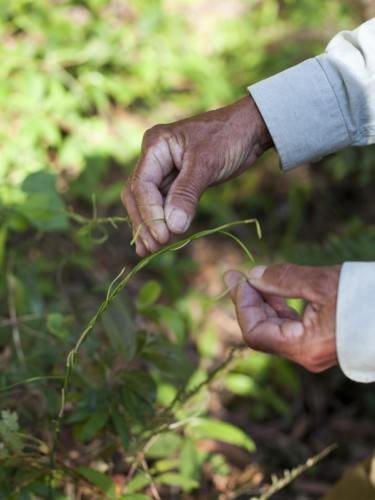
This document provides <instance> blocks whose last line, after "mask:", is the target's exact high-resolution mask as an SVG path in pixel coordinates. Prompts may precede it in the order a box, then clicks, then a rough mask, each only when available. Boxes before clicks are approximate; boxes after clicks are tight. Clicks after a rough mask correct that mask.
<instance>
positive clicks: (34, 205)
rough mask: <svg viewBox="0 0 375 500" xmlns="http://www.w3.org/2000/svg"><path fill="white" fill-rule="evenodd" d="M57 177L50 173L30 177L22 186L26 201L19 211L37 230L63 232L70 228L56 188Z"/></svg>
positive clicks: (39, 173)
mask: <svg viewBox="0 0 375 500" xmlns="http://www.w3.org/2000/svg"><path fill="white" fill-rule="evenodd" d="M55 182H56V177H55V176H54V175H52V174H50V173H48V172H43V171H41V172H36V173H34V174H31V175H29V176H28V177H27V178H26V179H25V180H24V182H23V184H22V190H23V191H24V192H25V193H26V194H27V197H26V201H25V202H24V204H23V205H20V206H19V207H18V211H19V212H20V213H21V214H22V215H23V216H24V217H26V219H28V220H29V222H30V223H31V224H33V225H34V226H35V227H36V228H37V229H40V230H42V231H62V230H65V229H67V228H68V227H69V224H68V218H67V216H66V214H65V207H64V203H63V202H62V200H61V197H60V195H59V194H58V192H57V191H56V187H55Z"/></svg>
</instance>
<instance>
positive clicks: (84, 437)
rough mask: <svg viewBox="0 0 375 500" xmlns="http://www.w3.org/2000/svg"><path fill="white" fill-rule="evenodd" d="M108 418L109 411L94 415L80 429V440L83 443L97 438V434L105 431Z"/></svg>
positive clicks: (101, 411)
mask: <svg viewBox="0 0 375 500" xmlns="http://www.w3.org/2000/svg"><path fill="white" fill-rule="evenodd" d="M108 417H109V415H108V410H107V409H104V410H100V411H97V412H96V413H94V415H92V416H91V417H90V418H89V419H88V420H87V422H86V423H85V424H84V425H83V426H82V427H81V429H80V432H79V438H80V439H81V441H84V442H85V441H89V440H90V439H92V438H93V437H94V436H96V434H97V433H98V432H99V431H100V430H101V429H103V427H104V426H105V424H106V423H107V421H108Z"/></svg>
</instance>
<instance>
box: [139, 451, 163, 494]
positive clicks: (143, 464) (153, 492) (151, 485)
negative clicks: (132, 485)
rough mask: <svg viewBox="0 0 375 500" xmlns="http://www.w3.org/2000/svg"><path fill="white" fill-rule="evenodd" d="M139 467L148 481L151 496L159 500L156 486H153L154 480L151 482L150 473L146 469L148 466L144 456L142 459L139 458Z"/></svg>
mask: <svg viewBox="0 0 375 500" xmlns="http://www.w3.org/2000/svg"><path fill="white" fill-rule="evenodd" d="M141 465H142V467H143V470H144V472H145V474H146V476H147V477H148V479H149V480H150V489H151V493H152V496H153V497H154V498H155V499H156V500H161V497H160V495H159V492H158V489H157V487H156V484H155V482H154V480H153V478H152V476H151V473H150V470H149V468H148V465H147V462H146V459H145V456H144V455H142V458H141Z"/></svg>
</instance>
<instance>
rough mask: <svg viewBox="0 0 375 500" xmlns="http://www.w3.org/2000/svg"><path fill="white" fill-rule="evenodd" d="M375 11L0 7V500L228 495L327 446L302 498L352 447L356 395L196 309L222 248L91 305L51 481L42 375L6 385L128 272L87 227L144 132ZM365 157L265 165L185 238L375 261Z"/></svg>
mask: <svg viewBox="0 0 375 500" xmlns="http://www.w3.org/2000/svg"><path fill="white" fill-rule="evenodd" d="M374 12H375V7H374V4H373V2H371V1H365V0H363V1H361V0H351V1H350V0H346V1H338V0H299V1H297V0H264V1H256V0H231V1H228V0H217V1H216V2H210V1H207V0H129V1H127V0H87V1H81V2H78V1H73V0H71V1H68V0H35V1H29V0H12V1H6V0H0V41H1V43H0V61H1V64H0V265H1V274H0V295H1V301H0V314H1V319H0V328H1V335H0V348H1V351H0V368H1V375H0V381H1V387H2V389H1V388H0V391H1V392H0V398H1V409H2V410H3V411H2V414H1V415H2V418H1V420H0V460H1V461H2V462H3V464H2V466H1V468H0V493H1V495H2V496H1V498H17V499H18V498H20V499H21V498H22V499H29V498H32V499H34V498H48V496H50V497H51V495H52V496H53V498H90V499H91V498H129V499H131V498H134V499H136V498H139V499H142V498H149V497H150V498H158V497H157V495H161V497H162V498H181V497H184V498H185V497H186V498H211V497H212V498H219V497H220V498H228V499H229V498H237V497H238V498H240V495H241V492H244V491H246V492H248V493H249V494H257V493H258V492H259V488H260V487H261V485H262V484H263V483H265V482H267V481H268V479H269V473H270V472H275V471H276V472H277V471H279V470H281V471H282V470H284V469H285V468H291V467H294V466H296V465H298V464H299V463H301V462H303V461H305V460H306V458H307V457H308V456H310V455H311V454H313V453H315V452H317V451H319V450H321V449H322V448H323V447H324V446H325V445H327V444H329V443H330V442H332V441H339V442H341V441H343V444H342V446H341V448H339V451H338V452H337V453H336V454H335V457H334V458H328V459H326V461H327V463H328V464H329V466H327V467H324V466H323V468H320V469H319V468H318V469H317V477H318V478H319V480H317V479H316V477H315V476H311V477H309V478H307V479H305V480H304V482H301V483H298V482H297V483H296V485H295V486H293V488H295V489H294V490H293V493H291V492H290V491H289V493H288V492H287V493H286V495H289V496H286V498H290V495H291V494H292V495H300V496H298V498H318V497H319V495H321V494H323V493H324V492H325V491H326V490H327V487H328V485H329V484H330V483H332V482H333V481H334V480H335V479H336V478H337V477H338V476H339V475H340V473H341V471H342V469H343V467H344V465H345V464H346V463H347V462H348V461H349V462H350V461H355V460H357V459H360V458H365V457H366V455H367V454H368V453H369V452H370V449H371V446H370V444H369V443H370V442H371V439H370V438H373V437H374V434H373V433H374V431H373V429H372V428H371V426H370V425H369V422H371V419H373V418H374V417H375V398H374V395H373V394H372V392H371V390H370V389H368V388H367V387H364V386H356V385H354V384H351V383H350V382H349V381H345V380H344V378H343V376H342V375H341V374H340V372H339V371H338V370H332V372H331V373H329V374H324V375H320V376H313V375H309V374H306V373H303V372H302V371H300V370H299V369H298V368H296V367H295V366H292V365H290V364H289V363H286V362H284V361H282V360H279V359H274V358H272V357H269V356H265V355H261V354H254V353H249V352H248V351H247V350H245V349H244V350H241V349H240V348H239V346H241V338H240V335H239V332H238V328H237V326H236V323H235V321H234V319H233V313H232V310H231V306H230V304H229V303H228V301H226V300H224V301H223V300H221V301H216V300H214V298H215V296H216V295H217V294H218V293H220V292H221V291H222V289H223V286H222V284H221V275H222V272H223V271H224V270H225V269H227V268H228V267H233V266H234V267H242V266H245V265H248V264H247V263H246V261H245V260H244V258H243V256H241V255H240V253H239V252H238V251H237V250H236V249H235V248H233V245H232V244H231V243H228V242H225V241H223V240H222V239H220V241H219V242H218V241H216V240H205V241H199V242H196V244H194V245H192V246H191V247H189V248H187V249H184V250H183V251H181V252H179V253H174V254H168V255H164V256H163V257H161V258H159V259H158V260H157V261H154V262H153V263H152V264H151V265H150V266H149V268H147V269H146V270H145V271H142V273H141V274H140V275H137V277H136V279H135V280H134V281H133V282H131V284H130V286H129V288H128V289H127V290H126V291H125V292H124V293H123V294H122V295H121V296H120V297H119V299H118V300H117V301H116V302H115V303H114V304H113V305H112V306H111V308H110V309H109V310H108V312H107V313H106V315H105V316H104V317H103V320H102V322H101V324H100V325H98V327H97V328H96V330H95V332H94V334H93V335H92V336H91V338H90V339H89V341H88V342H87V344H86V345H85V347H84V349H83V353H82V355H81V356H80V357H79V360H78V361H77V363H76V367H75V371H74V374H73V387H72V390H71V393H70V394H69V396H68V402H67V412H66V418H65V420H64V425H63V430H62V436H61V440H60V444H59V447H58V453H57V465H56V470H55V472H54V473H53V475H52V476H51V474H50V466H49V462H48V453H49V451H50V448H51V443H52V435H53V428H54V420H55V419H56V415H57V412H58V405H59V387H60V386H59V384H60V381H59V380H46V379H43V380H38V381H37V382H35V383H30V384H21V385H17V386H15V387H12V388H11V389H6V388H7V387H9V386H12V385H13V384H17V383H18V382H21V381H24V380H29V379H30V378H34V377H42V378H43V377H47V376H48V377H59V376H61V375H62V374H63V372H64V361H65V357H66V354H67V353H68V352H69V349H70V348H71V347H72V345H73V344H74V341H75V340H76V339H77V337H78V335H79V332H80V331H81V330H82V329H83V327H84V325H85V323H86V321H87V320H88V319H89V318H90V317H91V316H92V314H93V313H94V312H95V310H96V307H97V306H98V304H99V303H100V300H102V298H103V296H104V294H105V290H106V287H107V285H108V283H109V282H110V281H111V280H112V279H113V277H114V276H116V275H117V274H118V272H119V271H120V269H122V268H123V267H124V266H126V267H127V268H129V267H131V266H133V265H134V264H135V263H136V261H137V259H136V257H135V255H134V251H133V248H131V247H130V246H129V242H130V239H131V236H130V231H129V229H128V228H127V226H126V225H124V224H122V223H121V222H120V223H118V227H117V229H115V228H113V227H112V225H111V224H107V223H100V222H99V219H98V218H100V217H101V218H106V217H120V218H121V217H124V215H125V214H124V211H123V208H122V207H121V204H120V201H119V196H120V192H121V188H122V185H123V183H124V181H125V179H126V176H127V175H128V174H129V172H130V171H131V169H132V168H133V166H134V164H135V162H136V160H137V154H138V152H139V148H140V143H141V139H142V134H143V132H144V130H145V129H147V128H148V127H150V126H152V125H153V124H155V123H159V122H170V121H173V120H176V119H178V118H181V117H185V116H187V115H192V114H194V113H198V112H201V111H205V110H208V109H210V108H213V107H219V106H221V105H224V104H227V103H229V102H232V101H233V100H235V99H237V98H239V97H241V96H243V95H244V94H245V93H246V87H247V85H249V84H251V83H253V82H255V81H258V80H260V79H262V78H265V77H267V76H270V75H272V74H274V73H275V72H278V71H281V70H283V69H285V68H287V67H288V66H291V65H293V64H296V63H298V62H300V61H302V60H304V59H306V58H308V57H311V56H314V55H316V54H318V53H320V52H321V51H322V50H324V47H325V45H326V43H327V42H328V40H329V39H330V38H331V37H332V36H333V35H334V34H335V33H336V32H338V31H340V30H342V29H350V28H353V27H355V26H356V25H357V24H359V23H360V22H361V21H363V20H364V19H366V18H369V17H371V16H373V15H374ZM374 159H375V152H374V148H373V147H369V148H367V149H362V150H359V149H356V150H354V149H349V150H346V151H343V152H341V153H339V154H337V155H334V156H332V157H329V158H326V159H324V160H322V161H320V162H319V164H315V165H305V166H303V167H302V168H300V169H297V170H295V171H293V172H291V173H289V174H288V175H283V174H281V172H280V171H279V166H278V159H277V156H276V154H275V153H274V152H270V153H268V154H267V155H265V157H264V158H262V159H261V160H260V161H259V164H258V165H257V166H256V167H254V168H253V169H252V170H251V171H250V172H248V173H247V174H245V175H243V176H242V177H241V178H240V179H237V180H234V181H231V182H230V183H227V184H226V185H223V186H220V187H218V188H215V189H212V190H210V191H209V192H208V193H206V194H205V195H204V197H203V199H202V204H201V208H200V211H199V213H198V216H197V218H196V221H195V229H202V228H207V227H212V226H215V225H217V224H221V223H226V222H228V221H231V220H234V219H240V218H248V217H257V218H259V220H260V222H261V224H262V227H263V232H264V238H263V240H262V241H261V242H258V241H256V239H255V232H254V231H253V230H252V229H247V228H239V229H238V230H237V232H236V234H237V235H238V236H240V237H241V238H242V239H243V240H244V241H245V242H246V243H247V244H248V246H249V248H250V249H251V250H252V251H253V252H254V254H255V256H256V258H257V260H258V261H261V262H267V261H271V260H285V259H289V260H293V261H295V262H301V263H310V264H323V263H337V262H341V261H344V260H348V259H357V260H361V259H364V260H365V259H368V260H374V244H375V228H374V227H373V226H372V221H373V220H374V215H375V205H374V204H373V203H372V200H373V192H374V191H373V188H374V177H375V174H374V172H375V170H374V168H373V162H374ZM295 305H296V307H301V304H299V303H296V304H295ZM233 345H235V346H237V347H238V349H237V350H236V351H235V354H234V355H232V357H233V359H231V361H230V363H228V366H226V367H225V369H224V370H222V371H221V372H220V374H219V375H220V376H219V375H218V377H217V378H215V380H213V381H211V382H213V383H211V382H210V384H204V383H203V385H202V389H201V390H199V391H197V392H196V393H195V389H194V388H196V387H200V384H201V383H202V381H204V380H206V379H207V377H208V379H209V380H210V377H211V375H210V373H212V372H213V371H214V373H215V369H216V368H217V367H218V366H219V365H220V364H221V363H223V361H225V359H227V357H228V355H229V353H230V352H231V347H232V346H233ZM208 385H209V386H210V389H208ZM173 401H175V403H172V402H173ZM163 426H164V427H163ZM165 426H167V427H165ZM171 426H172V427H171ZM160 429H162V430H164V431H165V430H167V432H164V433H162V434H160V436H159V435H158V436H156V432H157V431H158V430H160ZM348 436H352V441H350V440H349V441H350V446H348ZM150 438H151V442H150ZM345 441H346V446H345ZM353 443H354V444H353ZM145 444H147V447H146V449H145ZM256 445H257V451H255V446H256ZM137 495H138V496H137ZM142 495H145V496H144V497H143V496H142ZM280 495H282V494H280ZM279 498H282V496H280V497H279ZM296 498H297V496H296Z"/></svg>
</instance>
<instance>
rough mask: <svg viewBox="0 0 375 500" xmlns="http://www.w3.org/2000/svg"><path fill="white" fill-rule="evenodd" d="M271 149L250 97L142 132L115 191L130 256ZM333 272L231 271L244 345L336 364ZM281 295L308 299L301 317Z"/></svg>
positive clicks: (316, 366)
mask: <svg viewBox="0 0 375 500" xmlns="http://www.w3.org/2000/svg"><path fill="white" fill-rule="evenodd" d="M271 146H272V139H271V136H270V134H269V132H268V130H267V127H266V125H265V123H264V121H263V118H262V116H261V115H260V113H259V111H258V109H257V107H256V105H255V103H254V101H253V99H252V98H251V97H249V96H247V97H244V98H242V99H240V100H239V101H237V102H235V103H234V104H231V105H230V106H226V107H225V108H221V109H217V110H215V111H209V112H208V113H203V114H201V115H198V116H194V117H192V118H188V119H186V120H181V121H178V122H176V123H172V124H169V125H157V126H156V127H153V128H151V129H150V130H148V131H147V132H146V133H145V135H144V138H143V143H142V151H141V155H140V158H139V161H138V163H137V165H136V167H135V169H134V172H133V174H132V175H131V177H130V179H129V180H128V182H127V184H126V186H125V188H124V190H123V193H122V199H123V202H124V204H125V206H126V208H127V211H128V213H129V216H130V219H131V222H132V224H133V231H134V232H136V233H137V236H138V237H137V241H136V251H137V253H138V254H139V255H140V256H144V255H147V254H148V253H150V252H155V251H156V250H158V249H159V248H160V246H161V245H164V244H166V243H167V242H168V241H169V239H170V237H171V235H172V234H181V233H184V232H185V231H186V230H187V229H188V227H189V226H190V223H191V221H192V218H193V216H194V213H195V210H196V208H197V205H198V203H199V199H200V196H201V195H202V193H203V192H204V191H205V190H206V189H207V188H208V187H209V186H212V185H214V184H218V183H220V182H224V181H225V180H228V179H231V178H233V177H236V176H238V175H240V174H241V173H242V172H244V171H245V170H246V169H247V168H248V167H250V166H251V165H252V164H253V163H254V162H255V161H256V160H257V159H258V158H259V156H261V154H262V153H263V152H264V151H265V150H266V149H268V148H270V147H271ZM339 275H340V266H333V267H315V268H314V267H302V266H295V265H292V264H284V265H277V266H269V267H267V268H265V267H264V266H260V267H256V268H253V269H252V270H251V272H250V274H249V276H247V277H245V276H244V275H242V274H241V273H239V272H237V271H230V272H229V273H227V274H226V282H227V285H228V287H229V288H230V290H231V297H232V300H233V302H234V304H235V306H236V312H237V318H238V321H239V324H240V327H241V329H242V333H243V336H244V339H245V342H247V344H248V345H249V346H250V347H252V348H253V349H255V350H259V351H264V352H269V353H273V354H277V355H280V356H283V357H285V358H288V359H290V360H292V361H295V362H296V363H299V364H301V365H303V366H304V367H305V368H307V369H308V370H310V371H313V372H318V371H322V370H325V369H327V368H329V367H331V366H334V365H336V364H337V353H336V339H335V329H336V300H337V289H338V282H339ZM286 297H300V298H303V299H305V300H306V301H307V306H306V308H305V310H304V313H303V315H302V317H301V318H300V317H299V316H298V315H297V313H296V312H295V311H294V310H293V309H291V308H289V307H287V304H286V302H285V298H286Z"/></svg>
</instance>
